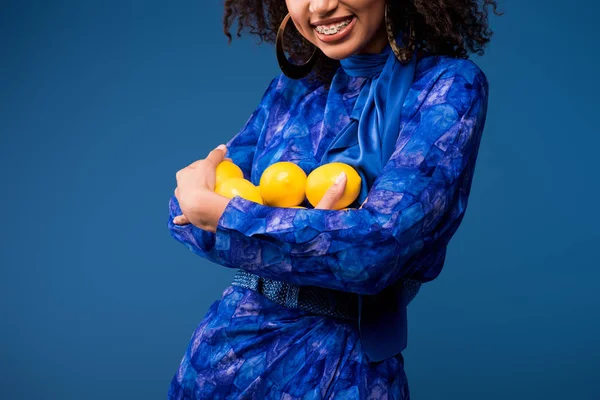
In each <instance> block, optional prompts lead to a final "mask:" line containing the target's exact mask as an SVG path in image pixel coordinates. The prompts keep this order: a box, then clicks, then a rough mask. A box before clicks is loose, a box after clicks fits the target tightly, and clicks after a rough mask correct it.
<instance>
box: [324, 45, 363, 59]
mask: <svg viewBox="0 0 600 400" xmlns="http://www.w3.org/2000/svg"><path fill="white" fill-rule="evenodd" d="M319 48H320V50H321V51H322V52H323V54H325V55H326V56H327V57H329V58H331V59H333V60H338V61H339V60H342V59H344V58H347V57H350V56H351V55H352V54H354V53H357V52H358V48H357V47H356V46H353V45H350V44H347V45H346V44H344V45H335V46H325V47H319Z"/></svg>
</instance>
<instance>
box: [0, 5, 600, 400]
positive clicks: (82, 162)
mask: <svg viewBox="0 0 600 400" xmlns="http://www.w3.org/2000/svg"><path fill="white" fill-rule="evenodd" d="M500 9H501V10H502V11H505V15H504V16H503V17H492V18H491V25H492V28H493V29H494V30H495V35H494V37H493V40H492V43H491V44H490V46H489V47H488V49H487V53H486V55H485V56H483V57H477V56H473V60H474V61H475V62H476V63H477V64H478V65H479V66H480V67H481V68H482V69H483V70H484V72H485V73H486V74H487V76H488V79H489V82H490V102H489V112H488V119H487V124H486V129H485V132H484V137H483V140H482V144H481V148H480V153H479V159H478V164H477V168H476V173H475V178H474V182H473V188H472V193H471V197H470V201H469V207H468V210H467V214H466V216H465V219H464V220H463V223H462V225H461V227H460V228H459V230H458V232H457V233H456V235H455V237H454V239H453V240H452V241H451V243H450V246H449V250H448V257H447V262H446V266H445V269H444V271H443V272H442V274H441V276H440V277H439V278H438V279H437V280H435V281H433V282H431V283H430V284H428V285H426V286H425V287H424V288H423V289H422V291H421V294H420V295H419V296H418V298H417V299H416V300H415V302H414V303H413V304H412V306H411V307H410V338H409V347H408V349H407V350H406V352H405V355H406V370H407V374H408V378H409V382H410V387H411V392H412V398H413V399H415V400H419V399H462V400H466V399H477V400H481V399H488V400H493V399H578V400H587V399H590V400H591V399H598V398H599V397H598V396H600V394H599V393H600V380H599V379H597V378H598V370H599V367H600V344H599V341H598V338H599V337H600V318H599V317H600V311H599V310H600V300H599V297H598V295H597V294H596V293H597V288H598V281H599V279H600V272H599V268H598V267H599V264H600V263H598V260H597V256H596V253H597V249H598V248H597V247H596V246H598V239H599V235H598V230H597V226H598V222H599V221H598V214H597V212H596V208H597V201H598V181H599V180H598V176H597V175H598V170H599V169H598V164H597V156H598V154H597V149H598V146H599V145H600V140H599V135H598V134H599V131H598V128H597V125H596V118H595V117H594V116H595V115H597V111H598V110H597V107H598V104H599V103H598V93H600V84H599V82H600V80H599V79H598V78H597V75H596V74H597V71H598V68H600V63H599V62H598V56H597V54H598V52H597V51H596V49H597V40H596V39H594V38H597V36H598V35H597V13H598V11H600V6H599V5H598V3H597V2H594V1H591V0H590V1H585V0H579V1H578V0H573V1H570V2H568V3H564V2H559V1H545V2H542V3H538V2H531V1H517V0H507V1H503V2H502V3H501V7H500ZM222 16H223V11H222V1H218V2H217V1H210V2H205V1H183V0H182V1H177V2H172V3H170V5H169V4H168V3H167V2H164V1H154V0H153V1H150V0H147V1H142V0H137V1H135V0H127V1H125V0H119V1H116V0H110V1H108V0H104V1H91V0H87V1H33V0H28V1H26V0H20V1H18V0H14V1H2V2H1V12H0V50H1V55H0V114H1V115H0V133H1V136H0V178H1V179H2V186H1V187H2V196H1V197H0V210H1V213H2V214H1V215H2V217H1V225H2V228H3V229H2V231H1V232H2V233H1V237H0V239H1V243H2V244H1V253H0V266H1V270H0V271H1V275H0V311H1V313H2V315H1V321H2V329H1V330H0V398H2V399H37V398H45V399H161V398H165V397H166V393H167V388H168V385H169V383H170V380H171V378H172V376H173V374H174V373H175V371H176V369H177V366H178V364H179V361H180V359H181V357H182V356H183V353H184V351H185V348H186V346H187V342H188V340H189V339H190V336H191V334H192V332H193V330H194V328H195V327H196V325H197V324H198V323H199V322H200V320H201V319H202V318H203V316H204V314H205V313H206V311H207V310H208V306H209V305H210V303H212V302H213V301H214V300H216V299H218V298H220V296H221V293H222V291H223V289H224V288H225V287H226V286H227V285H228V284H229V282H230V281H231V278H232V277H233V274H234V272H235V270H232V269H227V268H224V267H221V266H219V265H216V264H211V263H209V262H207V261H205V260H204V259H201V258H199V257H197V256H195V255H194V254H193V253H191V252H190V251H188V250H187V249H186V248H185V247H184V246H183V245H181V244H180V243H178V242H176V241H175V240H174V239H172V238H171V236H170V235H169V232H168V230H167V216H168V201H169V198H170V196H171V195H172V193H173V190H174V188H175V172H176V171H177V170H178V169H180V168H183V167H185V166H186V165H188V164H189V163H190V162H192V161H195V160H197V159H200V158H204V157H206V155H207V154H208V152H209V151H210V150H212V149H213V148H214V147H216V146H217V145H218V144H220V143H224V142H226V141H227V140H228V139H229V138H231V137H232V136H233V135H234V134H235V133H237V132H238V131H239V130H240V129H241V127H242V126H243V125H244V123H245V122H246V120H247V119H248V117H249V116H250V113H251V112H252V111H253V110H254V108H255V107H256V105H257V104H258V101H259V100H260V98H261V97H262V94H263V92H264V90H265V89H266V87H267V84H268V83H269V81H270V80H271V79H272V78H273V77H274V76H275V74H277V73H279V70H278V67H277V64H276V60H275V52H274V48H273V47H272V46H271V45H268V44H262V45H260V46H259V45H257V43H258V40H257V39H255V38H254V37H250V36H246V37H245V38H244V39H241V40H234V41H233V43H232V45H231V46H228V45H227V38H226V37H225V36H224V35H223V28H222Z"/></svg>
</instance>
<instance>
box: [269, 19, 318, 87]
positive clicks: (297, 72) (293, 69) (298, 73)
mask: <svg viewBox="0 0 600 400" xmlns="http://www.w3.org/2000/svg"><path fill="white" fill-rule="evenodd" d="M289 19H290V13H288V14H287V15H286V16H285V18H284V19H283V21H281V25H280V26H279V30H278V31H277V39H276V41H275V49H276V51H277V62H278V63H279V68H281V72H283V73H284V74H285V75H286V76H287V77H289V78H292V79H301V78H304V77H305V76H307V75H308V74H310V71H311V70H312V69H313V67H314V66H315V63H316V62H317V57H318V54H317V50H318V47H316V46H315V50H314V51H313V52H312V54H311V55H310V58H309V59H308V61H306V62H305V63H304V64H292V63H291V62H289V61H288V59H287V58H286V56H285V53H284V52H283V32H284V31H285V26H286V24H287V22H288V20H289Z"/></svg>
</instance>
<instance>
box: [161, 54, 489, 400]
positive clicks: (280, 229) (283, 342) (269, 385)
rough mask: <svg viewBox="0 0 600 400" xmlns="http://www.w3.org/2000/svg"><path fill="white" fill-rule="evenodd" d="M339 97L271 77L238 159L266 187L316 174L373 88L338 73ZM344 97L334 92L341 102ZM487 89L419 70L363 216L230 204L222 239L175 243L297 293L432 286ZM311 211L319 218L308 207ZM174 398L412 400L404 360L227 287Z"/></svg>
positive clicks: (435, 67) (327, 323) (475, 77)
mask: <svg viewBox="0 0 600 400" xmlns="http://www.w3.org/2000/svg"><path fill="white" fill-rule="evenodd" d="M334 79H335V80H336V82H337V85H336V87H335V88H333V87H327V86H326V85H317V86H316V87H315V86H314V85H313V86H311V85H309V84H307V83H305V82H304V80H291V79H289V78H287V77H286V76H284V75H280V76H278V77H276V78H275V79H273V81H272V82H271V83H270V85H269V87H268V88H267V90H266V92H265V93H264V96H263V98H262V101H261V102H260V104H259V106H258V107H257V109H256V110H255V111H254V112H253V113H252V115H251V117H250V119H249V120H248V122H247V123H246V125H245V126H244V128H243V129H242V130H241V131H240V132H239V133H238V134H237V135H235V136H234V137H233V138H231V140H230V141H229V142H228V143H227V146H228V154H227V156H228V157H230V158H231V159H232V160H233V162H234V163H236V164H237V165H238V166H240V168H241V169H242V170H243V172H244V176H245V178H246V179H249V180H250V181H251V182H252V183H254V184H255V185H258V183H259V181H260V177H261V174H262V172H263V171H264V170H265V168H267V167H268V166H269V165H271V164H273V163H275V162H278V161H291V162H294V163H295V164H297V165H299V166H300V167H301V168H302V169H303V170H304V171H305V172H306V173H307V174H309V173H310V172H311V171H312V170H314V169H315V168H316V167H318V166H319V161H318V160H321V157H322V156H323V152H324V151H325V149H326V148H327V147H328V145H329V144H330V142H331V141H332V139H333V138H334V137H335V135H336V133H337V132H339V131H340V130H342V129H344V127H345V126H346V125H347V124H348V123H350V115H351V112H352V110H353V107H354V103H355V102H356V99H357V97H358V94H359V92H360V90H361V88H362V86H363V85H364V84H365V82H366V81H367V80H368V79H371V78H369V77H363V76H350V75H347V74H346V73H345V72H344V69H343V68H342V67H340V68H339V69H338V71H337V72H336V78H334ZM334 89H335V90H334ZM487 98H488V84H487V79H486V77H485V75H484V74H483V72H482V71H481V70H480V69H479V68H478V67H477V66H476V65H475V64H474V63H473V62H472V61H470V60H464V59H456V58H452V57H448V56H440V55H436V56H429V57H425V58H422V59H420V60H419V61H418V62H417V65H416V69H415V76H414V81H413V83H412V86H411V87H410V90H409V91H408V93H407V95H406V98H405V101H404V106H403V108H402V113H401V121H400V132H399V134H398V140H397V142H396V145H395V149H394V151H393V153H392V155H391V158H390V159H389V161H388V162H387V163H386V164H385V166H384V167H383V169H382V171H381V174H380V175H379V176H378V178H377V179H376V180H375V182H374V183H373V185H372V186H371V187H370V190H369V192H368V198H367V199H366V202H365V203H364V204H363V207H362V208H361V209H352V210H341V211H336V210H315V209H295V208H277V207H268V206H264V205H260V204H257V203H254V202H251V201H248V200H245V199H243V198H241V197H235V198H233V199H232V200H231V201H230V202H229V204H228V206H227V208H226V209H225V212H224V214H223V215H222V217H221V219H220V220H219V224H218V227H217V232H216V233H211V232H207V231H203V230H201V229H199V228H197V227H195V226H193V225H184V226H178V225H174V224H173V222H172V220H173V218H174V217H175V216H176V215H179V214H181V210H180V208H179V205H178V203H177V200H176V198H175V197H172V198H171V201H170V216H169V222H168V226H169V229H170V232H171V234H172V236H173V237H174V238H175V239H176V240H178V241H180V242H181V243H183V244H184V245H185V246H186V247H188V248H189V249H190V250H191V251H193V252H194V253H196V254H198V255H199V256H201V257H204V258H205V259H207V260H209V261H212V262H214V263H217V264H220V265H223V266H225V267H229V268H242V269H245V270H247V271H250V272H253V273H255V274H258V275H261V276H264V277H267V278H271V279H277V280H283V281H287V282H290V283H294V284H298V285H310V286H320V287H325V288H331V289H336V290H342V291H347V292H354V293H359V294H374V293H377V292H379V291H381V290H382V289H383V288H385V287H387V286H388V285H390V284H391V283H393V282H394V281H396V280H397V279H400V278H409V277H410V278H411V279H417V280H419V281H421V282H427V281H431V280H432V279H434V278H435V277H437V276H438V274H439V273H440V271H441V269H442V266H443V264H444V259H445V255H446V247H447V244H448V242H449V240H450V238H451V237H452V235H453V234H454V232H455V231H456V229H457V228H458V226H459V224H460V222H461V220H462V218H463V216H464V213H465V210H466V207H467V200H468V196H469V192H470V187H471V182H472V178H473V172H474V168H475V162H476V158H477V153H478V149H479V143H480V140H481V135H482V131H483V127H484V123H485V116H486V110H487ZM303 205H305V206H308V207H311V206H310V205H309V204H308V203H307V202H305V203H304V204H303ZM168 395H169V398H170V399H278V400H279V399H281V400H292V399H402V400H407V399H409V391H408V385H407V380H406V376H405V373H404V367H403V359H402V356H401V355H400V354H398V355H397V356H395V357H391V358H388V359H386V360H384V361H381V362H369V360H368V359H367V358H366V357H365V355H364V353H363V351H362V348H361V341H360V337H359V335H358V331H357V327H356V326H355V325H353V324H352V323H350V322H347V321H344V320H338V319H334V318H331V317H326V316H321V315H315V314H311V313H309V312H306V311H303V310H299V309H289V308H286V307H284V306H281V305H279V304H276V303H274V302H271V301H270V300H268V299H267V298H265V297H264V296H262V295H261V294H258V293H256V292H254V291H252V290H250V289H245V288H240V287H237V286H228V287H227V288H225V290H224V291H223V295H222V297H221V299H219V300H217V301H215V302H214V303H213V304H212V305H211V306H210V308H209V310H208V313H207V314H206V316H205V317H204V319H203V320H202V321H201V322H200V324H199V325H198V327H197V329H196V330H195V332H194V333H193V335H192V338H191V340H190V342H189V346H188V348H187V351H186V352H185V355H184V356H183V359H182V361H181V364H180V367H179V369H178V371H177V373H176V374H175V376H174V377H173V380H172V382H171V386H170V388H169V393H168Z"/></svg>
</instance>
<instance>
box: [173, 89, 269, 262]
mask: <svg viewBox="0 0 600 400" xmlns="http://www.w3.org/2000/svg"><path fill="white" fill-rule="evenodd" d="M278 83H279V77H276V78H274V79H273V80H272V81H271V83H270V84H269V86H268V87H267V90H266V91H265V92H264V94H263V97H262V99H261V101H260V103H259V105H258V107H257V108H256V109H255V110H254V112H253V113H252V114H251V115H250V118H249V119H248V120H247V121H246V124H245V125H244V127H243V128H242V129H241V130H240V131H239V132H238V133H237V134H236V135H234V136H233V137H232V138H231V139H230V140H229V141H228V142H227V143H226V144H227V154H226V157H229V158H231V159H232V161H233V163H234V164H236V165H237V166H239V167H240V169H241V170H242V172H243V173H244V178H246V179H248V180H249V179H250V175H251V172H252V160H253V158H254V153H255V150H256V146H257V144H258V140H259V137H260V134H261V132H262V131H263V127H264V124H265V123H266V120H267V115H268V111H269V108H270V105H271V103H272V102H273V97H274V95H275V92H276V89H277V86H278ZM178 215H181V208H180V207H179V202H178V201H177V198H176V197H175V196H174V195H173V196H171V199H170V201H169V220H168V228H169V231H170V233H171V236H172V237H174V238H175V239H176V240H177V241H179V242H181V243H183V244H184V245H185V246H186V247H187V248H188V249H189V250H191V251H192V252H194V253H195V254H197V255H199V256H201V257H204V258H206V259H207V260H209V261H212V262H215V263H218V264H224V261H222V260H220V258H219V254H218V253H217V252H215V251H214V245H215V233H213V232H209V231H205V230H203V229H200V228H198V227H197V226H194V225H192V224H188V225H175V224H174V223H173V218H175V217H176V216H178Z"/></svg>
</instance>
